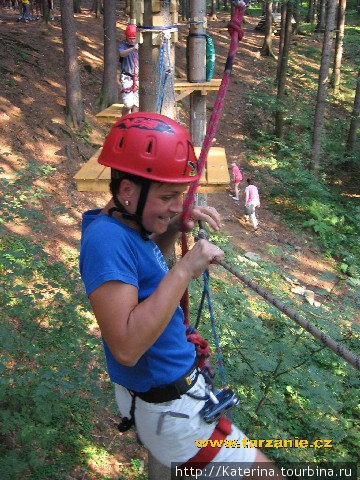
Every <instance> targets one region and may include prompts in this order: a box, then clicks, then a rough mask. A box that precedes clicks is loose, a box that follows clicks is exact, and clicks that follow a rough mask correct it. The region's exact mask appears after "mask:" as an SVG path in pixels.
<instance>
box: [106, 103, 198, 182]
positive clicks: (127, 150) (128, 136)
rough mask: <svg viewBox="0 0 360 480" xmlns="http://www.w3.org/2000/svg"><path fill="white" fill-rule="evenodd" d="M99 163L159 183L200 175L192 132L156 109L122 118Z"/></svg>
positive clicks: (109, 138) (113, 128) (189, 180)
mask: <svg viewBox="0 0 360 480" xmlns="http://www.w3.org/2000/svg"><path fill="white" fill-rule="evenodd" d="M98 162H99V163H101V165H106V166H107V167H111V168H113V169H115V170H120V171H122V172H127V173H131V174H132V175H138V176H139V177H143V178H147V179H149V180H153V181H156V182H163V183H191V182H195V181H196V180H197V179H198V177H199V174H198V171H197V159H196V156H195V152H194V145H193V142H192V140H191V137H190V135H189V133H188V132H187V131H186V130H185V129H184V128H183V127H182V126H181V125H179V124H178V123H177V122H175V121H174V120H171V119H170V118H168V117H165V116H164V115H160V114H158V113H154V112H136V113H130V114H129V115H125V116H124V117H121V118H120V119H119V120H118V121H117V122H116V123H115V125H114V126H113V127H112V128H111V130H110V133H109V135H108V136H107V137H106V139H105V142H104V146H103V149H102V151H101V154H100V156H99V159H98Z"/></svg>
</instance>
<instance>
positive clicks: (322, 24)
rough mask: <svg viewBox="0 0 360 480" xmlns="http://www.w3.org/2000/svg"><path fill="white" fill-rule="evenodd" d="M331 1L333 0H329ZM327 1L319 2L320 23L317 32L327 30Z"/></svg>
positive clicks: (321, 0)
mask: <svg viewBox="0 0 360 480" xmlns="http://www.w3.org/2000/svg"><path fill="white" fill-rule="evenodd" d="M329 1H331V0H329ZM326 3H327V0H320V3H318V7H317V10H318V23H317V25H316V28H315V32H317V33H320V32H324V31H325V22H326Z"/></svg>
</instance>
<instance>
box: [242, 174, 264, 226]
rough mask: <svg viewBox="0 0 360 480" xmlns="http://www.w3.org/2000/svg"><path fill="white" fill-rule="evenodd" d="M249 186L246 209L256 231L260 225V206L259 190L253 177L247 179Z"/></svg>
mask: <svg viewBox="0 0 360 480" xmlns="http://www.w3.org/2000/svg"><path fill="white" fill-rule="evenodd" d="M246 183H247V187H246V188H245V211H246V216H247V217H250V222H251V224H252V226H253V227H254V230H255V231H256V230H257V229H258V227H259V222H258V219H257V218H256V213H255V211H256V208H257V207H258V208H260V196H259V190H258V189H257V187H256V186H255V185H254V182H253V180H252V179H251V178H248V179H247V180H246Z"/></svg>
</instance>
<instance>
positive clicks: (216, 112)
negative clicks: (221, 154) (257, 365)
mask: <svg viewBox="0 0 360 480" xmlns="http://www.w3.org/2000/svg"><path fill="white" fill-rule="evenodd" d="M245 8H246V5H245V4H243V5H242V6H241V7H240V8H238V7H235V9H234V15H233V17H232V19H231V21H230V22H229V24H228V31H229V33H230V35H231V41H230V48H229V53H228V57H227V60H226V65H225V70H224V74H223V77H222V80H221V85H220V88H219V91H218V94H217V96H216V100H215V104H214V108H213V111H212V113H211V117H210V120H209V122H208V126H207V129H206V134H205V138H204V141H203V144H202V148H201V152H200V156H199V160H198V172H199V179H198V180H197V181H196V182H194V183H192V184H191V185H190V188H189V190H188V192H187V194H186V197H185V200H184V208H183V215H182V239H181V240H182V255H183V256H184V255H185V254H186V252H187V251H188V245H187V239H186V232H185V222H186V221H187V220H188V219H189V217H190V214H191V207H192V205H193V203H194V199H195V194H196V191H197V189H198V187H199V183H200V178H201V175H202V172H203V170H204V167H205V162H206V159H207V156H208V153H209V150H210V147H211V144H212V141H213V138H214V137H215V133H216V129H217V126H218V123H219V120H220V115H221V111H222V109H223V106H224V101H225V94H226V90H227V88H228V86H229V82H230V74H231V71H232V66H233V61H234V58H235V55H236V51H237V48H238V45H239V41H240V40H241V39H242V38H243V35H244V34H243V31H242V29H241V24H242V20H243V17H244V13H245ZM181 307H182V309H183V311H184V317H185V319H184V323H185V325H189V298H188V290H186V291H185V293H184V295H183V298H182V299H181Z"/></svg>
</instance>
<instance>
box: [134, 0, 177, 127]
mask: <svg viewBox="0 0 360 480" xmlns="http://www.w3.org/2000/svg"><path fill="white" fill-rule="evenodd" d="M151 3H152V2H149V1H145V2H144V19H143V23H144V25H163V26H164V25H171V24H172V23H171V13H170V2H169V1H166V0H162V1H161V12H160V13H158V14H153V13H152V7H151ZM142 35H143V43H141V44H140V45H139V67H140V75H139V93H140V99H139V100H140V110H141V111H145V112H155V111H156V103H157V102H156V101H157V96H158V90H159V88H158V87H159V82H160V80H161V79H159V69H158V60H159V54H160V45H153V44H152V36H153V34H152V33H151V32H143V34H142ZM166 48H167V49H168V48H169V49H170V51H169V52H167V53H166V55H165V58H166V65H167V64H168V59H169V57H170V70H171V73H170V76H169V80H168V81H167V84H166V85H167V87H166V91H165V92H164V90H163V89H161V91H160V94H162V95H163V101H162V108H161V113H162V114H163V115H166V116H168V117H170V118H174V117H175V114H176V111H175V98H174V94H173V89H172V88H171V80H173V79H174V71H175V67H174V64H175V51H174V45H173V43H172V42H171V41H170V42H169V43H168V45H167V47H166ZM167 68H168V66H166V69H167Z"/></svg>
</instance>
